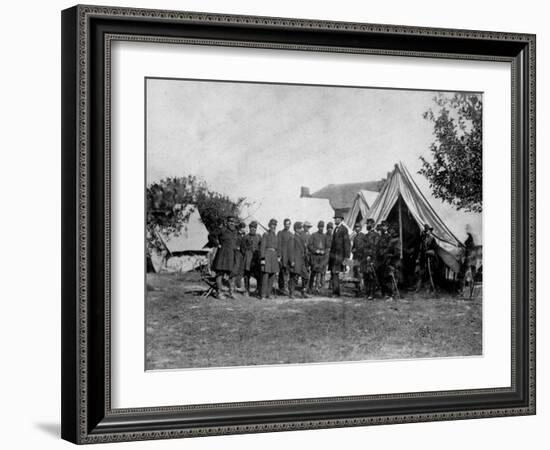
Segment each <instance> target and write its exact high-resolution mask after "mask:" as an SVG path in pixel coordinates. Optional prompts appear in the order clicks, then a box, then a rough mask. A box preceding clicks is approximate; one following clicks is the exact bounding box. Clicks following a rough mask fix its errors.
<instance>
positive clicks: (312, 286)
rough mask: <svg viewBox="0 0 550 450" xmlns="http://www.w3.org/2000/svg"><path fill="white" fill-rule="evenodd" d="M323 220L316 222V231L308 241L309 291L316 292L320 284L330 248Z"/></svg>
mask: <svg viewBox="0 0 550 450" xmlns="http://www.w3.org/2000/svg"><path fill="white" fill-rule="evenodd" d="M324 228H325V222H323V221H322V220H320V221H319V223H318V224H317V231H316V232H315V233H313V234H312V235H311V236H310V238H309V242H308V251H309V258H310V261H311V276H310V279H309V292H310V293H314V294H318V293H319V290H320V288H321V287H323V285H322V280H323V277H324V275H325V272H326V270H327V266H326V261H327V259H326V257H327V256H328V251H329V250H330V243H329V238H328V236H327V235H326V234H325V233H323V229H324Z"/></svg>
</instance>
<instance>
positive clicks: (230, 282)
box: [228, 278, 236, 299]
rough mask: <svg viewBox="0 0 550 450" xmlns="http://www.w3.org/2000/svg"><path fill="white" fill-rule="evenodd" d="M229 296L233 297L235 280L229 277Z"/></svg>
mask: <svg viewBox="0 0 550 450" xmlns="http://www.w3.org/2000/svg"><path fill="white" fill-rule="evenodd" d="M228 297H229V298H232V299H235V298H236V297H235V280H234V279H233V278H230V279H229V295H228Z"/></svg>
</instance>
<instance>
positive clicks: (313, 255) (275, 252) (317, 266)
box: [211, 215, 351, 299]
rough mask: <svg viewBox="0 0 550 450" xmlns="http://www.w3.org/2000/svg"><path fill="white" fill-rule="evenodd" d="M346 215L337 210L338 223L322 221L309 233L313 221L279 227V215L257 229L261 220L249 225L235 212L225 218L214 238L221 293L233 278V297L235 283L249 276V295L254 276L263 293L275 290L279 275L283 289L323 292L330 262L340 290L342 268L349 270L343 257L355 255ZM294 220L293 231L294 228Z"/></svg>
mask: <svg viewBox="0 0 550 450" xmlns="http://www.w3.org/2000/svg"><path fill="white" fill-rule="evenodd" d="M342 221H343V217H342V216H340V215H336V216H335V217H334V224H332V223H331V222H329V223H328V224H327V227H326V232H325V223H324V222H323V221H319V223H318V224H317V231H316V232H315V233H313V234H311V233H310V231H309V230H310V229H311V228H312V225H311V224H310V223H309V222H307V221H306V222H294V224H292V223H291V221H290V219H285V220H284V221H283V229H282V230H280V231H279V232H277V231H276V229H277V223H278V222H277V220H276V219H271V220H270V221H269V223H268V229H267V231H266V232H265V233H264V234H263V235H260V234H258V223H257V222H256V221H252V222H250V224H249V225H248V228H249V231H248V233H245V231H244V230H245V228H246V225H245V224H244V223H239V221H238V220H237V218H236V217H234V216H229V217H227V218H226V221H225V225H224V226H223V227H222V228H221V229H220V230H219V231H218V232H217V233H215V234H214V235H213V236H211V240H212V242H213V244H214V246H216V247H217V251H216V255H215V257H214V261H213V263H212V269H213V270H214V272H215V273H216V287H217V295H218V297H219V298H222V299H223V298H226V296H225V294H224V293H223V282H224V280H227V282H228V284H229V293H228V295H229V297H230V298H234V293H235V290H236V288H238V287H240V286H239V285H241V284H242V282H244V295H245V296H248V295H249V294H250V279H251V278H254V279H255V280H256V286H257V289H256V292H255V295H257V296H258V297H260V298H270V297H271V295H273V290H274V284H275V279H276V278H277V277H278V291H279V293H280V294H282V295H288V296H289V297H291V298H293V297H294V295H295V293H296V291H297V290H298V288H299V290H300V292H301V295H302V296H303V297H307V296H308V294H310V293H319V290H320V288H321V286H323V285H324V282H325V279H324V278H325V274H326V271H327V268H328V269H329V270H330V271H331V274H332V277H331V286H332V292H333V294H334V295H340V284H339V278H338V273H340V272H342V271H344V270H345V268H344V264H343V263H344V260H346V259H348V258H349V257H350V251H351V246H350V240H349V234H348V230H347V228H346V227H345V226H344V225H343V224H342ZM291 225H292V231H291Z"/></svg>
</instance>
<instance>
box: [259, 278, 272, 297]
mask: <svg viewBox="0 0 550 450" xmlns="http://www.w3.org/2000/svg"><path fill="white" fill-rule="evenodd" d="M269 294H270V291H269V274H268V273H264V274H262V290H261V292H260V298H261V299H264V298H269Z"/></svg>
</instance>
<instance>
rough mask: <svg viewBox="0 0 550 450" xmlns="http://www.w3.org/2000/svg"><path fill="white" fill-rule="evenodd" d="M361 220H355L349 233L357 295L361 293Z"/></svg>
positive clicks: (362, 235) (362, 236)
mask: <svg viewBox="0 0 550 450" xmlns="http://www.w3.org/2000/svg"><path fill="white" fill-rule="evenodd" d="M361 228H362V226H361V222H357V223H356V224H355V225H354V227H353V234H352V235H351V238H350V240H351V253H352V254H353V278H355V279H356V280H357V281H356V282H355V287H356V289H357V291H356V295H357V297H359V296H360V295H361V278H362V277H361V267H360V264H361V262H360V261H361V258H362V251H363V238H364V237H365V235H364V234H363V233H361Z"/></svg>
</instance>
